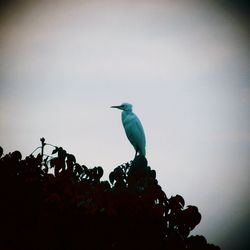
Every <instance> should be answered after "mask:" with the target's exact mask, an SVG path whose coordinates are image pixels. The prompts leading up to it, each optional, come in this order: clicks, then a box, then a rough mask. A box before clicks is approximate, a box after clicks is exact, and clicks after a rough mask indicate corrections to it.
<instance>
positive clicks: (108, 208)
mask: <svg viewBox="0 0 250 250" xmlns="http://www.w3.org/2000/svg"><path fill="white" fill-rule="evenodd" d="M41 142H42V146H41V147H39V148H38V149H41V153H39V154H38V155H36V156H34V155H33V154H31V155H29V156H27V157H26V158H23V157H22V155H21V153H20V152H19V151H14V152H12V153H9V154H6V155H3V149H2V148H1V147H0V185H1V187H0V190H1V208H0V216H1V227H2V234H1V240H0V248H1V249H30V250H31V249H32V250H34V249H41V250H44V249H53V250H54V249H58V250H59V249H60V250H61V249H72V250H75V249H77V250H78V249H79V250H80V249H117V250H118V249H119V250H122V249H124V250H125V249H152V250H153V249H154V250H155V249H156V250H157V249H159V250H160V249H180V250H181V249H190V250H191V249H192V250H195V249H197V250H198V249H199V250H201V249H206V250H218V249H220V248H219V247H217V246H214V245H212V244H209V243H207V240H206V238H205V237H204V236H200V235H196V236H192V235H191V234H190V233H191V231H192V230H193V229H194V228H195V227H196V226H197V225H198V224H199V223H200V221H201V214H200V213H199V210H198V208H197V207H196V206H191V205H188V206H185V201H184V198H183V197H182V196H180V195H175V196H171V197H167V196H166V194H165V192H164V191H163V190H162V188H161V186H160V185H159V183H158V181H157V179H156V171H155V170H153V169H152V168H151V167H149V166H148V164H147V159H146V158H145V157H144V156H137V157H136V158H135V159H134V160H133V161H131V162H128V163H125V164H122V165H121V166H118V167H116V168H115V169H114V170H113V171H112V172H111V173H110V174H109V181H102V180H101V178H102V176H103V169H102V168H101V167H94V168H87V167H86V166H84V165H80V164H78V163H77V162H76V159H75V157H74V155H72V154H69V153H67V152H66V151H65V150H64V149H63V148H61V147H55V148H54V150H53V151H52V155H50V156H47V155H44V153H43V151H44V147H45V146H46V145H50V144H46V143H45V140H44V138H42V139H41ZM50 146H51V145H50ZM169 178H171V177H169Z"/></svg>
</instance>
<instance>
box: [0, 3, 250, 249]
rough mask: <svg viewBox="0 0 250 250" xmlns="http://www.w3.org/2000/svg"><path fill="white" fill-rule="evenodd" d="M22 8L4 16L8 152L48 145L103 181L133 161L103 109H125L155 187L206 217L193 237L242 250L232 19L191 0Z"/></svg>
mask: <svg viewBox="0 0 250 250" xmlns="http://www.w3.org/2000/svg"><path fill="white" fill-rule="evenodd" d="M25 2H26V1H23V3H19V4H18V3H14V4H12V5H9V6H2V10H1V19H0V84H1V85H0V144H1V145H2V147H3V148H4V151H5V153H8V152H10V151H13V150H16V149H18V150H20V151H21V152H22V153H23V156H25V155H27V154H30V153H31V152H32V151H33V149H34V148H36V147H37V146H39V144H40V142H39V139H40V138H41V137H45V138H46V141H47V142H49V143H52V144H54V145H58V146H62V147H64V148H65V149H66V150H67V151H68V152H70V153H73V154H74V155H75V156H76V158H77V161H78V162H79V163H81V164H85V165H87V166H88V167H94V166H98V165H100V166H102V167H103V168H104V171H105V176H104V178H107V176H108V174H109V172H110V171H111V170H112V169H113V168H114V167H116V166H118V165H119V164H122V163H124V162H128V161H130V160H131V159H133V156H134V149H133V147H132V146H131V145H130V143H129V142H128V140H127V138H126V136H125V133H124V131H123V128H122V124H121V118H120V115H121V114H120V111H119V110H113V109H110V108H109V107H110V106H111V105H119V104H121V103H122V102H130V103H132V104H133V105H134V112H135V113H136V114H137V115H138V116H139V117H140V119H141V121H142V124H143V126H144V130H145V134H146V139H147V147H146V150H147V159H148V162H149V165H150V166H151V167H152V168H153V169H155V170H156V172H157V179H158V180H159V184H160V185H161V186H162V188H163V190H164V191H165V192H166V194H167V196H168V197H170V196H171V195H176V194H180V195H183V197H184V199H185V201H186V204H187V205H188V204H190V205H196V206H198V208H199V210H200V212H201V214H202V221H201V223H200V224H199V225H198V227H197V229H196V230H195V231H194V232H193V233H194V234H203V235H204V236H205V237H206V238H207V239H208V241H209V242H211V243H214V244H218V245H220V246H221V247H223V248H224V249H230V250H232V249H235V250H236V249H237V250H238V249H240V248H239V246H241V247H242V249H243V245H244V244H245V246H246V244H247V243H246V241H247V236H248V233H249V231H248V232H247V231H246V230H247V228H249V226H250V223H249V216H250V214H249V211H250V198H249V188H250V182H249V173H250V172H249V165H250V164H249V163H250V154H249V152H250V112H249V104H250V84H249V75H250V73H249V66H250V65H249V44H250V43H249V33H248V30H247V25H246V23H245V22H244V19H243V17H242V16H241V15H240V13H239V12H236V11H233V10H232V9H230V8H226V6H223V5H221V6H218V5H216V4H212V3H213V1H194V0H193V1H191V0H190V1H170V0H169V1H136V0H134V1H104V0H103V1H39V2H40V3H36V1H33V3H32V1H30V2H31V3H29V2H28V1H27V3H25ZM48 152H49V151H48ZM238 244H241V245H238ZM248 244H249V243H248Z"/></svg>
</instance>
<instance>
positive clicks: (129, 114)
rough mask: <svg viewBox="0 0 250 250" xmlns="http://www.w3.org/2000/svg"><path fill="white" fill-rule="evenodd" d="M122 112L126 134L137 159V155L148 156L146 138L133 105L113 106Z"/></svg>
mask: <svg viewBox="0 0 250 250" xmlns="http://www.w3.org/2000/svg"><path fill="white" fill-rule="evenodd" d="M111 108H117V109H120V110H122V113H121V118H122V124H123V127H124V130H125V133H126V135H127V137H128V140H129V141H130V143H131V144H132V145H133V147H134V149H135V157H136V156H137V154H139V155H142V156H144V157H145V156H146V138H145V133H144V129H143V127H142V124H141V121H140V120H139V118H138V117H137V116H136V114H134V113H133V105H132V104H130V103H122V104H121V105H119V106H111Z"/></svg>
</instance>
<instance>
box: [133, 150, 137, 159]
mask: <svg viewBox="0 0 250 250" xmlns="http://www.w3.org/2000/svg"><path fill="white" fill-rule="evenodd" d="M137 153H138V150H137V149H136V150H135V157H136V156H137ZM134 159H135V158H134Z"/></svg>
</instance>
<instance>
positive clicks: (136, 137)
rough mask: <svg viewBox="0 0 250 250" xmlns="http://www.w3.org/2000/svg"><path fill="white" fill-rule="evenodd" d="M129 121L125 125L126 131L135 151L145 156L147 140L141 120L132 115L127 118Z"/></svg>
mask: <svg viewBox="0 0 250 250" xmlns="http://www.w3.org/2000/svg"><path fill="white" fill-rule="evenodd" d="M126 120H127V121H126V122H125V123H124V129H125V132H126V135H127V137H128V139H129V141H130V142H131V144H132V145H133V146H134V148H135V150H138V151H139V152H140V153H141V154H143V155H145V146H146V139H145V134H144V130H143V127H142V124H141V122H140V120H139V118H138V117H137V116H136V115H135V114H132V115H131V116H129V117H127V119H126Z"/></svg>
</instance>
